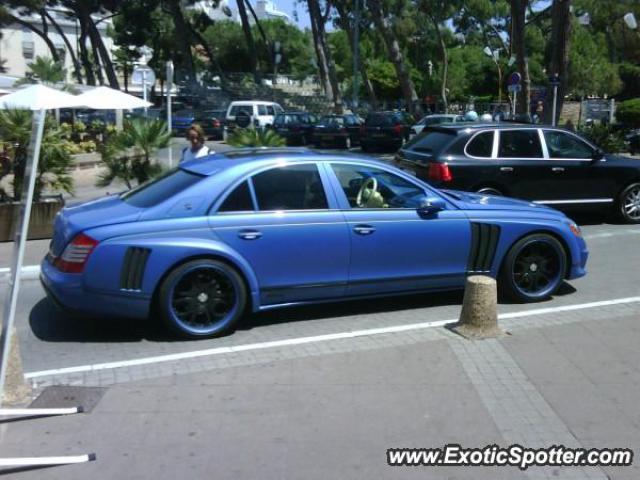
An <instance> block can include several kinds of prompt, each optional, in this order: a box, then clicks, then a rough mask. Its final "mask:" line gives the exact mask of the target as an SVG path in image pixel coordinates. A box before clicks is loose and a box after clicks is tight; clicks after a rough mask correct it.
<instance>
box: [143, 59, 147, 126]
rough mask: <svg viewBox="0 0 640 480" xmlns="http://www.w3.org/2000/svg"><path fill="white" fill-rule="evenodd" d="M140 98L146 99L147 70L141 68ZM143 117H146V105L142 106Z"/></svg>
mask: <svg viewBox="0 0 640 480" xmlns="http://www.w3.org/2000/svg"><path fill="white" fill-rule="evenodd" d="M142 99H143V100H144V101H145V102H146V101H147V70H142ZM144 118H147V107H144Z"/></svg>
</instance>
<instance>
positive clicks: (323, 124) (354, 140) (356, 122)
mask: <svg viewBox="0 0 640 480" xmlns="http://www.w3.org/2000/svg"><path fill="white" fill-rule="evenodd" d="M360 126H361V123H360V119H359V118H358V117H357V116H356V115H353V114H345V115H325V116H323V117H322V118H321V119H320V121H319V122H318V123H317V124H316V126H315V127H314V129H313V143H314V144H315V145H316V146H318V147H322V146H326V145H331V146H340V147H343V148H346V149H349V148H351V147H352V146H353V145H357V144H359V143H360Z"/></svg>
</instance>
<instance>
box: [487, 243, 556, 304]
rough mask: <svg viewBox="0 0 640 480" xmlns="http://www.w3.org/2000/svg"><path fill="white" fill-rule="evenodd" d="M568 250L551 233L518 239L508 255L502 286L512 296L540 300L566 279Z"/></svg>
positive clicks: (554, 290) (501, 281)
mask: <svg viewBox="0 0 640 480" xmlns="http://www.w3.org/2000/svg"><path fill="white" fill-rule="evenodd" d="M566 268H567V254H566V253H565V251H564V248H563V246H562V244H561V243H560V242H559V241H558V240H557V239H556V238H554V237H552V236H551V235H547V234H544V233H539V234H533V235H529V236H527V237H524V238H522V239H521V240H519V241H518V242H516V243H515V244H514V245H513V246H512V247H511V249H510V250H509V253H508V254H507V256H506V257H505V259H504V262H503V264H502V268H501V272H500V281H499V286H500V289H501V290H502V291H503V292H504V293H505V294H506V295H507V296H508V297H510V298H511V299H514V300H518V301H521V302H536V301H539V300H544V299H545V298H548V297H549V296H550V295H553V294H554V293H555V292H556V290H557V289H558V288H559V287H560V285H561V284H562V282H563V280H564V274H565V272H566Z"/></svg>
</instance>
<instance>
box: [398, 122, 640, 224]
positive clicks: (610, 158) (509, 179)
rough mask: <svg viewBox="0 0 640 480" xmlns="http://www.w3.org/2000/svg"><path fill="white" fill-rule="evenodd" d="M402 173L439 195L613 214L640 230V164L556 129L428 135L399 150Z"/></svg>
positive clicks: (498, 127)
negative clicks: (450, 192) (468, 194)
mask: <svg viewBox="0 0 640 480" xmlns="http://www.w3.org/2000/svg"><path fill="white" fill-rule="evenodd" d="M396 161H397V163H398V164H399V166H400V167H401V168H404V169H407V170H409V171H411V172H413V173H415V174H416V175H417V176H418V177H419V178H421V179H424V180H427V181H428V182H429V183H431V184H432V185H435V186H439V187H447V188H456V189H460V190H468V191H473V192H479V193H483V194H488V195H507V196H511V197H517V198H522V199H525V200H530V201H534V202H536V203H541V204H545V205H552V206H554V207H556V208H560V209H564V210H575V209H581V210H601V209H607V210H609V211H611V212H614V213H616V214H618V216H619V217H620V218H621V219H622V220H624V221H625V222H628V223H640V162H638V160H635V159H632V158H629V157H623V156H618V155H610V154H606V153H604V152H603V151H602V150H601V149H600V148H599V147H597V146H596V145H594V144H592V143H590V142H589V141H588V140H586V139H584V138H583V137H581V136H580V135H578V134H576V133H574V132H572V131H569V130H565V129H562V128H556V127H551V126H538V125H523V124H508V123H499V124H460V125H456V124H452V125H441V126H438V127H428V128H425V129H424V131H423V132H422V133H421V134H419V135H418V136H416V137H415V138H414V139H413V140H411V141H410V142H409V143H408V144H407V145H405V147H404V148H403V149H401V150H400V152H399V153H398V155H397V157H396Z"/></svg>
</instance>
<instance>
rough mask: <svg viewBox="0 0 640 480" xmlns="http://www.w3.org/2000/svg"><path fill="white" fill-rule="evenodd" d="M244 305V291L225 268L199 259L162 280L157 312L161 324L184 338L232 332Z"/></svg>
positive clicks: (245, 291)
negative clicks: (161, 321) (161, 320)
mask: <svg viewBox="0 0 640 480" xmlns="http://www.w3.org/2000/svg"><path fill="white" fill-rule="evenodd" d="M246 304H247V289H246V287H245V285H244V282H243V280H242V278H241V277H240V275H239V274H238V272H236V270H235V269H233V268H232V267H230V266H229V265H227V264H225V263H223V262H220V261H217V260H210V259H199V260H193V261H191V262H187V263H184V264H182V265H180V266H178V267H176V268H175V269H174V270H173V271H172V272H171V273H169V275H168V276H167V278H166V279H165V280H164V281H163V283H162V286H161V287H160V291H159V294H158V307H159V308H158V311H159V313H160V315H161V316H162V319H163V320H164V322H165V324H166V325H167V326H168V327H169V328H170V329H171V330H172V331H174V332H175V333H177V334H179V335H181V336H183V337H186V338H206V337H213V336H218V335H221V334H224V333H227V332H230V331H232V330H233V328H234V327H235V325H236V324H237V322H238V320H239V319H240V317H241V316H242V314H243V312H244V309H245V306H246Z"/></svg>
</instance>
